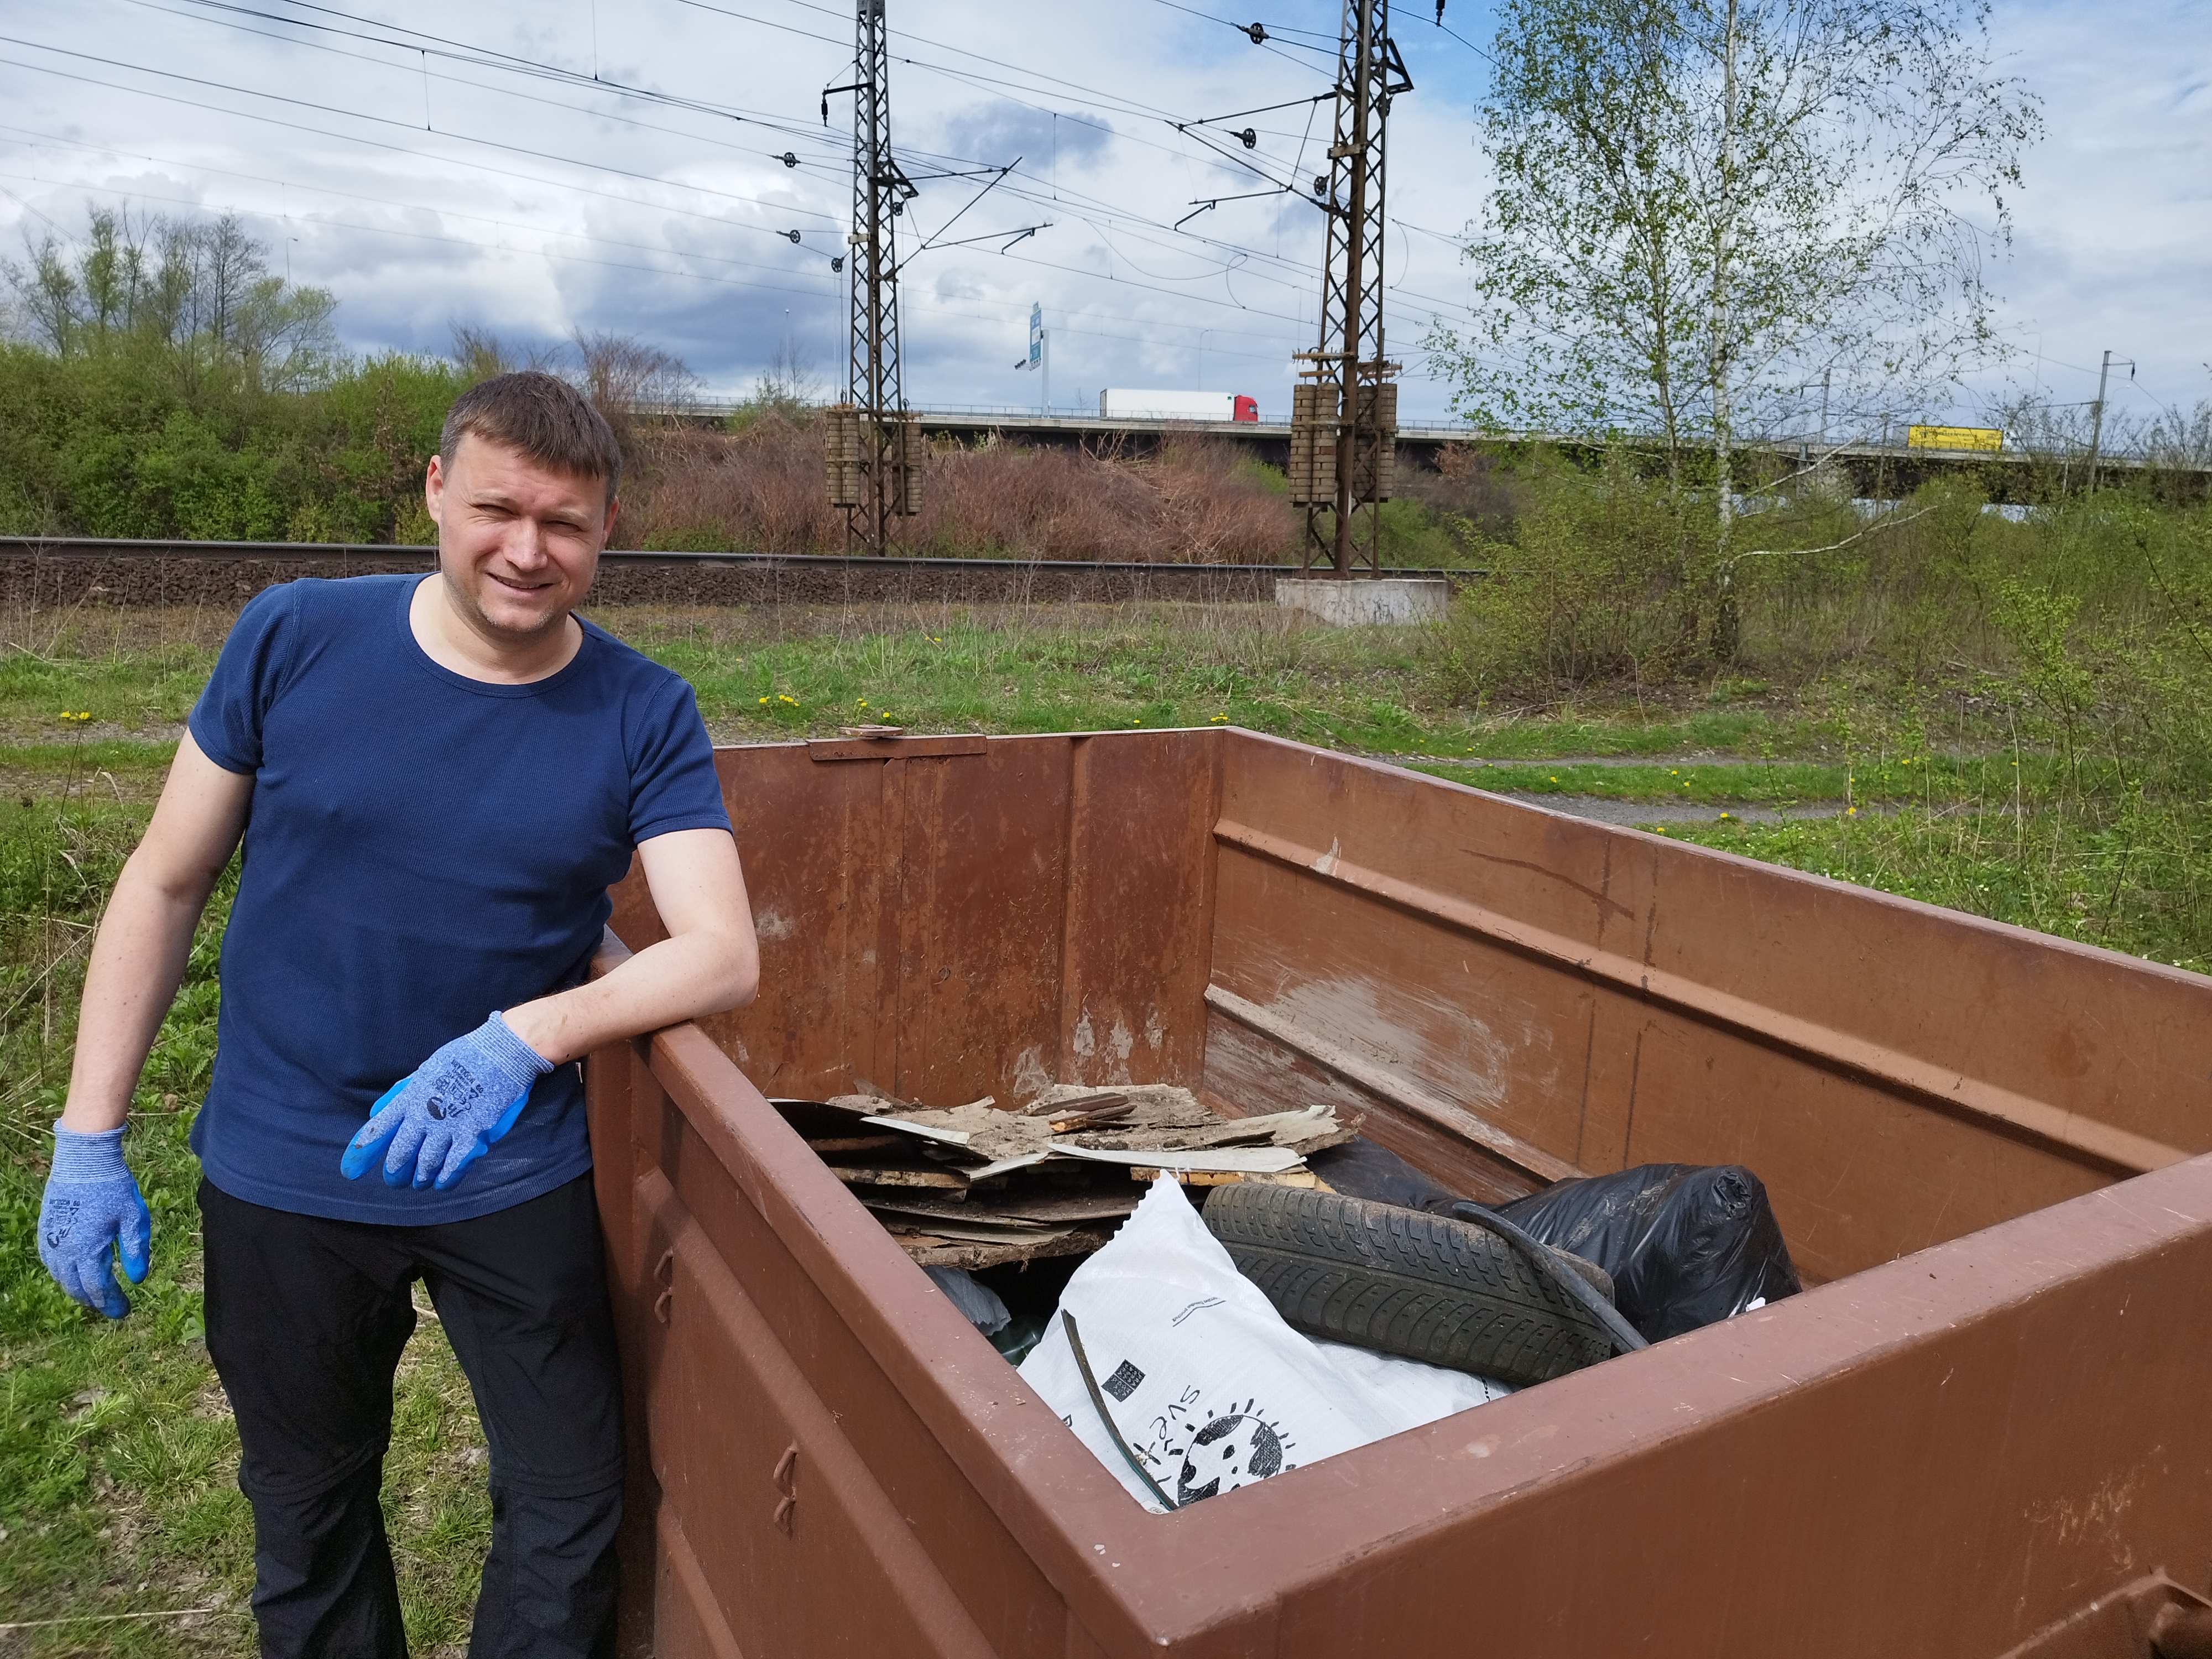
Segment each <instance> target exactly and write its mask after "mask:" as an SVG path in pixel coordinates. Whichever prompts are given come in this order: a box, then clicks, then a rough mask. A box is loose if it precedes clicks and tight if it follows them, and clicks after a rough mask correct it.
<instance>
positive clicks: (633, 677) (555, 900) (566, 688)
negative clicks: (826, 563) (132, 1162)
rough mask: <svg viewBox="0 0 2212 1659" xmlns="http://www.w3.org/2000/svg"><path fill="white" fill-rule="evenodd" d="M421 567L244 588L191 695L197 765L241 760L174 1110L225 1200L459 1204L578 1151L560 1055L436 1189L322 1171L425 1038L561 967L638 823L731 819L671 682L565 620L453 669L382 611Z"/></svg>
mask: <svg viewBox="0 0 2212 1659" xmlns="http://www.w3.org/2000/svg"><path fill="white" fill-rule="evenodd" d="M421 580H435V578H423V577H416V576H356V577H353V578H350V579H349V580H343V581H324V580H303V581H295V582H288V583H286V584H284V585H283V586H280V587H272V588H270V589H268V590H267V591H266V592H263V593H261V594H259V595H258V596H257V597H256V598H255V599H253V600H252V602H251V603H249V604H248V605H246V609H245V611H243V612H242V613H241V614H240V617H239V619H238V623H237V626H235V627H234V628H233V629H231V633H230V637H229V639H228V641H225V642H224V645H223V647H222V659H221V660H220V661H219V662H217V663H216V670H215V674H214V677H213V678H210V680H209V682H208V685H207V690H205V691H204V692H203V693H202V694H201V696H200V700H199V702H198V704H197V707H195V708H193V710H192V716H191V733H192V737H193V739H194V740H195V741H196V742H197V744H199V746H200V749H201V750H202V751H203V752H204V754H205V755H206V756H207V757H208V758H209V759H210V760H211V761H213V762H214V763H216V765H217V766H220V767H222V768H223V769H225V770H226V771H231V772H243V773H251V774H252V777H253V801H252V816H251V817H249V818H248V820H247V823H246V841H245V853H244V863H243V866H242V872H241V874H240V878H239V885H238V898H237V901H236V902H235V903H234V905H233V906H232V908H231V913H230V927H229V930H228V932H227V933H225V934H224V936H223V942H222V1018H221V1022H220V1024H219V1025H218V1027H217V1048H216V1062H215V1076H214V1079H213V1080H212V1081H211V1082H210V1085H209V1088H208V1096H207V1104H206V1105H205V1106H204V1108H203V1109H201V1112H200V1115H199V1118H198V1120H197V1121H196V1122H195V1123H194V1124H193V1126H192V1147H193V1150H194V1151H196V1152H198V1153H199V1155H200V1160H201V1163H202V1165H203V1167H204V1169H205V1170H206V1173H207V1177H208V1179H209V1180H210V1181H211V1182H214V1183H215V1184H216V1186H217V1187H218V1188H221V1189H222V1191H224V1192H226V1193H228V1194H230V1195H231V1196H232V1197H234V1198H240V1199H244V1200H246V1201H247V1202H248V1203H252V1204H260V1205H265V1206H269V1207H270V1208H272V1209H279V1210H289V1211H294V1212H298V1213H301V1214H304V1215H317V1216H331V1217H336V1218H341V1219H345V1220H353V1221H373V1222H391V1223H422V1222H434V1221H458V1220H463V1219H465V1218H469V1217H471V1216H478V1215H488V1214H490V1213H491V1212H494V1211H496V1210H503V1209H506V1208H507V1207H509V1206H513V1205H516V1204H520V1203H522V1202H523V1201H525V1200H527V1199H532V1198H535V1197H537V1196H538V1195H539V1194H542V1193H546V1192H550V1191H551V1190H552V1189H553V1188H556V1187H557V1186H559V1185H561V1184H562V1182H566V1181H569V1180H572V1179H574V1177H575V1176H579V1175H580V1174H582V1173H583V1172H584V1171H585V1170H587V1169H589V1168H590V1167H591V1163H592V1155H591V1146H590V1144H589V1141H588V1139H587V1138H586V1129H585V1121H584V1091H583V1085H582V1082H581V1079H580V1076H579V1074H578V1068H577V1067H575V1066H556V1067H555V1068H554V1069H553V1071H552V1072H550V1073H548V1074H547V1075H546V1076H544V1077H543V1078H540V1079H538V1085H537V1087H536V1088H534V1089H533V1090H532V1091H531V1097H530V1103H529V1104H528V1105H527V1106H526V1107H525V1108H524V1109H523V1111H522V1115H521V1116H520V1118H518V1119H517V1120H516V1121H515V1124H514V1127H513V1129H512V1130H510V1131H509V1132H508V1133H507V1136H506V1138H505V1139H501V1140H500V1141H498V1142H497V1143H495V1145H494V1146H492V1148H491V1150H490V1151H489V1152H488V1153H487V1154H486V1155H485V1156H484V1157H483V1158H481V1159H479V1160H478V1161H477V1163H476V1164H474V1165H473V1166H472V1167H471V1169H470V1170H469V1172H468V1174H467V1176H465V1177H464V1178H463V1180H462V1181H461V1182H460V1183H459V1185H458V1186H457V1187H455V1188H453V1190H452V1191H451V1192H446V1193H440V1192H435V1191H429V1190H424V1191H421V1192H417V1191H416V1190H415V1189H414V1188H411V1187H399V1188H392V1187H386V1185H385V1184H384V1180H383V1176H382V1172H381V1170H371V1171H370V1172H369V1173H368V1174H367V1175H365V1176H362V1178H361V1179H360V1180H358V1181H348V1180H346V1179H345V1178H344V1177H343V1176H341V1175H340V1174H339V1173H338V1158H339V1156H340V1154H341V1153H342V1152H343V1151H344V1149H345V1145H346V1142H347V1141H348V1140H349V1139H350V1138H351V1137H352V1136H353V1135H354V1134H355V1133H356V1132H357V1131H358V1130H359V1129H360V1127H361V1125H362V1122H363V1121H365V1120H366V1119H367V1117H368V1110H369V1107H370V1105H371V1104H372V1103H374V1101H375V1099H376V1097H378V1096H379V1095H381V1094H382V1093H383V1092H384V1091H386V1089H388V1088H390V1087H391V1086H392V1085H393V1084H394V1083H396V1082H398V1080H399V1079H401V1078H402V1077H404V1076H405V1075H406V1074H407V1073H410V1072H411V1071H413V1070H414V1069H415V1068H416V1066H419V1065H421V1064H422V1061H423V1060H426V1059H428V1057H429V1054H430V1053H431V1051H432V1050H433V1049H435V1048H438V1047H439V1046H440V1045H441V1043H445V1042H449V1041H451V1040H452V1039H453V1038H454V1037H457V1036H460V1035H462V1034H463V1033H464V1032H465V1031H469V1030H474V1029H475V1028H476V1027H477V1026H478V1025H481V1024H483V1022H484V1020H485V1019H486V1018H488V1017H489V1015H490V1014H491V1012H492V1011H493V1010H495V1009H506V1008H512V1007H514V1006H517V1005H518V1004H520V1003H524V1002H527V1001H529V1000H532V998H534V997H541V996H544V995H545V994H548V993H550V992H553V991H558V990H562V989H565V988H567V987H569V986H573V985H577V984H580V983H581V982H582V981H583V980H584V979H585V977H586V974H587V973H588V971H589V968H590V964H591V959H592V952H593V951H594V950H595V949H596V948H597V946H598V945H599V937H600V928H601V927H602V926H603V924H604V923H605V921H606V919H607V916H608V915H609V914H610V911H611V908H612V907H611V904H610V903H609V902H608V899H607V896H606V890H607V888H608V887H609V886H610V885H611V884H613V883H615V882H617V881H620V880H621V879H622V878H623V876H624V875H625V874H626V873H627V872H629V866H630V858H631V854H632V852H633V851H634V849H635V847H636V846H637V844H638V843H639V842H643V841H647V840H649V839H651V838H652V837H653V836H661V835H666V834H668V833H670V832H671V831H672V830H678V829H708V828H711V829H728V828H729V827H730V819H729V815H728V813H727V812H726V811H725V810H724V808H723V805H722V794H721V789H720V785H719V784H718V783H717V781H715V776H714V750H713V747H712V745H711V744H709V742H708V737H707V728H706V726H704V725H703V724H702V721H701V720H700V718H699V710H698V706H697V704H696V702H694V701H693V698H692V695H691V688H690V686H689V685H688V684H685V683H684V680H683V679H682V678H679V677H678V676H677V675H676V674H673V673H671V672H670V671H668V670H667V669H665V668H663V667H661V666H659V665H658V664H656V663H654V662H652V661H650V660H648V659H647V658H645V657H643V656H641V655H640V654H639V653H636V652H635V651H633V650H631V649H630V648H629V647H628V646H626V645H623V643H622V642H621V641H618V640H616V639H615V638H613V637H612V636H611V635H608V634H607V633H605V631H603V630H602V629H598V628H594V627H593V626H592V624H591V623H587V622H585V623H582V625H583V629H584V642H583V645H582V647H580V649H579V650H578V651H577V653H576V655H575V658H574V660H572V661H571V662H570V663H569V664H568V666H566V667H565V668H563V669H562V670H561V671H560V672H558V673H557V674H555V675H552V676H551V677H550V678H546V679H542V680H538V681H536V682H534V683H532V684H528V685H495V684H487V683H485V682H483V681H481V680H472V679H469V678H465V676H462V675H459V674H456V673H453V672H452V671H449V670H447V669H445V668H441V667H440V666H439V665H437V664H436V663H435V662H433V661H431V660H430V659H429V657H428V655H427V654H426V653H424V652H423V650H422V647H421V646H419V645H417V644H416V641H415V635H414V634H413V632H412V630H411V629H410V628H409V626H408V621H407V617H408V606H409V604H410V601H411V600H412V599H413V597H414V592H415V586H416V583H417V582H418V581H421ZM578 621H579V622H582V618H580V617H579V618H578Z"/></svg>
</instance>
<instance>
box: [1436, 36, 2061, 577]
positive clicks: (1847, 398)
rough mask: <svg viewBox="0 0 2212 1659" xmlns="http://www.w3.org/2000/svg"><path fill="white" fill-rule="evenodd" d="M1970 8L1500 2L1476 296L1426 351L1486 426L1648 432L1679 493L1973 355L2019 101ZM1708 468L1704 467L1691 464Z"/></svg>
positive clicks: (1721, 551) (1945, 377)
mask: <svg viewBox="0 0 2212 1659" xmlns="http://www.w3.org/2000/svg"><path fill="white" fill-rule="evenodd" d="M1987 22H1988V6H1987V4H1986V0H1503V3H1502V4H1501V6H1500V9H1499V13H1498V34H1497V44H1496V47H1495V58H1496V64H1497V75H1496V79H1495V82H1494V84H1493V87H1492V91H1491V94H1490V96H1489V98H1488V99H1487V100H1486V102H1485V103H1484V104H1483V105H1482V106H1480V110H1479V112H1478V121H1479V131H1480V142H1481V143H1482V144H1483V146H1484V148H1485V149H1486V151H1487V153H1488V155H1489V158H1490V161H1491V163H1492V167H1493V169H1494V173H1495V185H1494V188H1493V189H1492V192H1491V195H1490V197H1489V198H1488V201H1487V203H1486V212H1485V216H1484V218H1483V219H1482V221H1481V222H1479V223H1477V224H1474V225H1471V226H1470V227H1469V228H1468V240H1467V242H1466V245H1465V251H1466V254H1467V258H1468V261H1469V263H1470V264H1471V266H1472V269H1473V276H1474V288H1475V290H1476V293H1477V295H1478V296H1479V303H1478V305H1477V307H1475V311H1476V319H1477V320H1476V323H1475V325H1474V327H1473V328H1471V329H1469V330H1467V331H1451V330H1448V329H1445V328H1443V327H1442V326H1439V327H1438V329H1437V331H1435V332H1434V333H1433V334H1432V335H1431V338H1430V341H1429V348H1430V352H1431V361H1432V362H1436V363H1437V365H1438V366H1440V367H1442V368H1444V369H1445V370H1446V372H1447V373H1448V374H1449V375H1450V376H1451V378H1452V379H1453V380H1455V382H1456V391H1455V402H1456V404H1457V406H1458V408H1459V409H1460V410H1461V411H1462V413H1464V414H1466V415H1468V416H1472V417H1473V418H1474V420H1475V421H1476V422H1479V423H1480V424H1483V425H1486V426H1488V427H1491V428H1493V429H1508V430H1522V431H1528V430H1534V431H1546V432H1552V433H1557V434H1561V435H1573V436H1577V437H1588V436H1595V435H1605V434H1624V435H1632V436H1634V437H1636V438H1639V439H1649V440H1651V441H1656V444H1657V446H1658V447H1659V448H1660V449H1661V451H1662V453H1663V454H1664V458H1665V463H1666V470H1667V477H1668V480H1669V482H1670V483H1671V484H1672V486H1673V487H1674V489H1676V490H1677V491H1680V490H1681V489H1685V488H1686V487H1688V486H1689V485H1691V484H1692V483H1696V484H1699V485H1707V484H1709V485H1710V487H1711V489H1712V491H1713V495H1712V501H1713V503H1714V507H1715V510H1716V513H1717V520H1718V533H1717V544H1716V547H1715V550H1714V551H1715V556H1716V557H1717V559H1718V560H1719V561H1722V562H1723V563H1724V562H1725V561H1726V559H1727V556H1728V545H1729V535H1730V529H1731V520H1732V518H1733V514H1734V504H1735V453H1736V451H1737V449H1738V447H1740V446H1741V444H1742V443H1743V442H1744V441H1747V440H1748V439H1752V438H1754V437H1759V436H1766V435H1771V434H1773V433H1774V432H1775V431H1776V430H1777V429H1778V427H1780V426H1781V425H1782V424H1783V423H1784V422H1788V421H1791V420H1795V419H1802V414H1803V411H1804V410H1805V407H1806V397H1805V390H1804V389H1805V388H1806V387H1807V386H1808V385H1814V386H1817V385H1818V384H1819V383H1820V382H1821V380H1822V378H1823V376H1824V374H1825V375H1826V379H1827V382H1828V386H1829V388H1830V396H1831V398H1832V403H1833V416H1832V418H1833V419H1834V420H1835V422H1836V423H1837V425H1838V428H1839V429H1845V428H1849V427H1850V424H1851V423H1852V422H1853V421H1854V419H1859V420H1863V419H1865V418H1866V416H1867V414H1868V411H1869V410H1872V409H1873V408H1874V407H1875V406H1876V404H1880V403H1882V402H1883V401H1885V400H1887V403H1888V404H1889V406H1891V407H1897V406H1900V405H1901V404H1905V403H1906V402H1909V401H1910V400H1911V398H1915V397H1917V396H1921V395H1924V394H1925V393H1926V392H1929V390H1930V389H1932V388H1934V387H1936V386H1941V385H1942V384H1944V383H1947V382H1951V381H1954V380H1955V379H1956V378H1957V377H1958V375H1959V374H1960V373H1961V372H1962V371H1963V370H1964V369H1965V368H1966V367H1967V366H1969V365H1970V364H1972V363H1974V362H1978V361H1981V360H1983V359H1984V358H1987V357H1988V356H1991V355H1993V354H1995V353H1996V352H1997V351H1998V349H1999V343H1998V341H1997V338H1996V334H1995V332H1994V331H1993V328H1992V325H1991V322H1992V319H1991V307H1992V298H1991V295H1990V291H1989V289H1987V287H1986V286H1985V284H1984V263H1985V261H1986V259H1987V258H1989V257H1990V255H1991V254H1992V253H1994V252H1998V251H2001V250H2002V248H2003V247H2004V246H2006V244H2007V243H2008V238H2009V232H2010V214H2009V200H2008V197H2009V196H2010V194H2011V193H2012V192H2013V191H2016V190H2017V189H2018V187H2019V185H2020V180H2021V174H2020V162H2019V157H2020V154H2021V150H2022V149H2024V148H2025V147H2026V146H2027V144H2029V143H2031V142H2032V141H2033V139H2034V137H2036V136H2037V134H2038V133H2039V131H2040V117H2039V112H2038V106H2037V104H2036V100H2034V99H2033V96H2032V95H2031V94H2028V93H2027V91H2026V90H2025V89H2024V88H2022V87H2021V85H2020V83H2019V82H2017V81H2016V80H2014V79H2012V78H2009V77H2008V76H2005V75H2003V74H2002V73H2001V72H2000V71H1999V70H1998V69H1997V67H1996V64H1995V62H1994V60H1993V58H1992V55H1991V52H1990V41H1989V38H1988V29H1987ZM1708 468H1709V470H1708Z"/></svg>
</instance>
